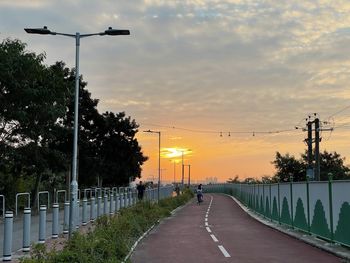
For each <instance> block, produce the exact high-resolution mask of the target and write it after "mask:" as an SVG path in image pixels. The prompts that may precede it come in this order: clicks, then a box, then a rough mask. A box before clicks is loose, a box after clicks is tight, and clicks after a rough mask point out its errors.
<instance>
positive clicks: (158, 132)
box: [143, 130, 161, 202]
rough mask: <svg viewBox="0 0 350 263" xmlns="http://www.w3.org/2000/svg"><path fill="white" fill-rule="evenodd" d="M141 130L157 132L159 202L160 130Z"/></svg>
mask: <svg viewBox="0 0 350 263" xmlns="http://www.w3.org/2000/svg"><path fill="white" fill-rule="evenodd" d="M143 132H148V133H157V134H158V189H157V191H158V202H159V194H160V134H161V132H160V131H152V130H148V131H143Z"/></svg>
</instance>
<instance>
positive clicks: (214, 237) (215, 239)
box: [210, 234, 219, 242]
mask: <svg viewBox="0 0 350 263" xmlns="http://www.w3.org/2000/svg"><path fill="white" fill-rule="evenodd" d="M210 236H211V238H212V239H213V240H214V242H219V240H218V239H217V238H216V236H214V235H213V234H211V235H210Z"/></svg>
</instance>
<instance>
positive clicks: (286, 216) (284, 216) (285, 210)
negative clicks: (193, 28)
mask: <svg viewBox="0 0 350 263" xmlns="http://www.w3.org/2000/svg"><path fill="white" fill-rule="evenodd" d="M281 222H282V223H284V224H287V225H291V224H292V220H291V217H290V213H289V205H288V201H287V198H286V197H284V198H283V203H282V213H281Z"/></svg>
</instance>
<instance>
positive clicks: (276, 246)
mask: <svg viewBox="0 0 350 263" xmlns="http://www.w3.org/2000/svg"><path fill="white" fill-rule="evenodd" d="M211 197H213V201H212V205H211V208H210V210H209V212H208V226H209V230H211V231H212V232H211V233H209V232H208V230H207V229H206V225H205V216H206V213H207V211H208V207H209V204H210V200H211ZM210 234H213V235H214V236H215V237H216V238H217V240H218V242H214V240H213V238H212V237H211V236H210ZM219 245H220V246H223V247H224V248H225V249H226V251H227V253H228V254H229V255H230V257H225V256H224V254H223V252H221V250H220V249H219V248H218V246H219ZM131 262H133V263H148V262H151V263H158V262H159V263H172V262H174V263H175V262H176V263H186V262H199V263H209V262H210V263H211V262H213V263H220V262H237V263H246V262H247V263H248V262H264V263H268V262H276V263H277V262H278V263H289V262H293V263H294V262H295V263H302V262H308V263H312V262H317V263H333V262H342V261H341V260H340V259H339V258H337V257H335V256H333V255H331V254H328V253H326V252H324V251H321V250H319V249H317V248H314V247H312V246H310V245H307V244H305V243H303V242H301V241H298V240H296V239H294V238H291V237H289V236H287V235H285V234H282V233H280V232H278V231H277V230H273V229H271V228H269V227H267V226H265V225H263V224H261V223H259V222H257V221H255V220H254V219H252V218H251V217H250V216H249V215H247V214H246V213H245V212H244V211H243V210H242V209H241V208H240V207H239V206H238V205H237V204H236V203H235V202H234V201H233V200H232V199H231V198H230V197H228V196H224V195H216V194H212V195H210V194H206V195H205V198H204V203H203V204H202V205H200V206H198V205H197V204H196V203H195V201H194V200H193V201H192V202H190V203H189V204H188V205H186V206H185V207H184V208H183V209H181V210H180V211H179V212H178V213H176V215H175V216H174V217H172V218H169V219H166V220H165V221H163V222H162V223H161V224H160V225H159V226H158V227H156V228H155V229H154V230H153V231H151V233H150V234H149V235H148V236H147V237H146V238H145V239H144V240H143V241H142V242H141V243H140V244H139V245H138V246H137V248H136V250H135V251H134V253H133V255H132V257H131Z"/></svg>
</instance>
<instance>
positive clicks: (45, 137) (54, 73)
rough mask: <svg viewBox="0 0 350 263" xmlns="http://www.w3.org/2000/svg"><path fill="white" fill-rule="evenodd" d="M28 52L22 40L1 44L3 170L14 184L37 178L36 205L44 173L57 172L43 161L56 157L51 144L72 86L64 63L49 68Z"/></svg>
mask: <svg viewBox="0 0 350 263" xmlns="http://www.w3.org/2000/svg"><path fill="white" fill-rule="evenodd" d="M25 48H26V45H25V44H24V43H22V42H21V41H19V40H10V39H6V40H4V41H3V42H2V43H1V44H0V162H1V164H0V169H2V170H0V172H1V174H2V175H3V176H12V177H13V178H14V181H16V180H17V179H20V178H21V177H26V176H27V177H28V176H29V177H30V178H32V177H35V184H34V189H33V195H34V198H33V199H32V200H33V201H35V196H36V194H35V193H36V191H37V189H38V187H39V184H40V181H41V176H42V174H43V172H44V171H49V170H51V171H52V169H53V167H50V166H49V164H48V162H46V161H45V159H46V157H47V156H48V155H50V156H51V158H52V157H53V156H54V154H52V153H50V149H49V148H48V142H49V141H50V140H53V139H54V138H53V137H52V133H51V131H52V130H53V129H55V127H56V126H57V125H58V123H57V120H58V119H60V118H63V116H64V115H65V112H66V102H67V101H68V99H69V97H70V94H71V91H72V87H73V86H72V83H70V82H67V81H66V79H65V74H66V70H65V69H64V64H63V63H56V64H55V65H53V66H50V67H48V66H46V65H44V64H43V60H44V58H45V55H44V54H39V55H37V54H35V53H33V52H28V51H27V50H26V49H25ZM52 163H54V162H52ZM13 185H15V184H13ZM5 193H6V190H5Z"/></svg>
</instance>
